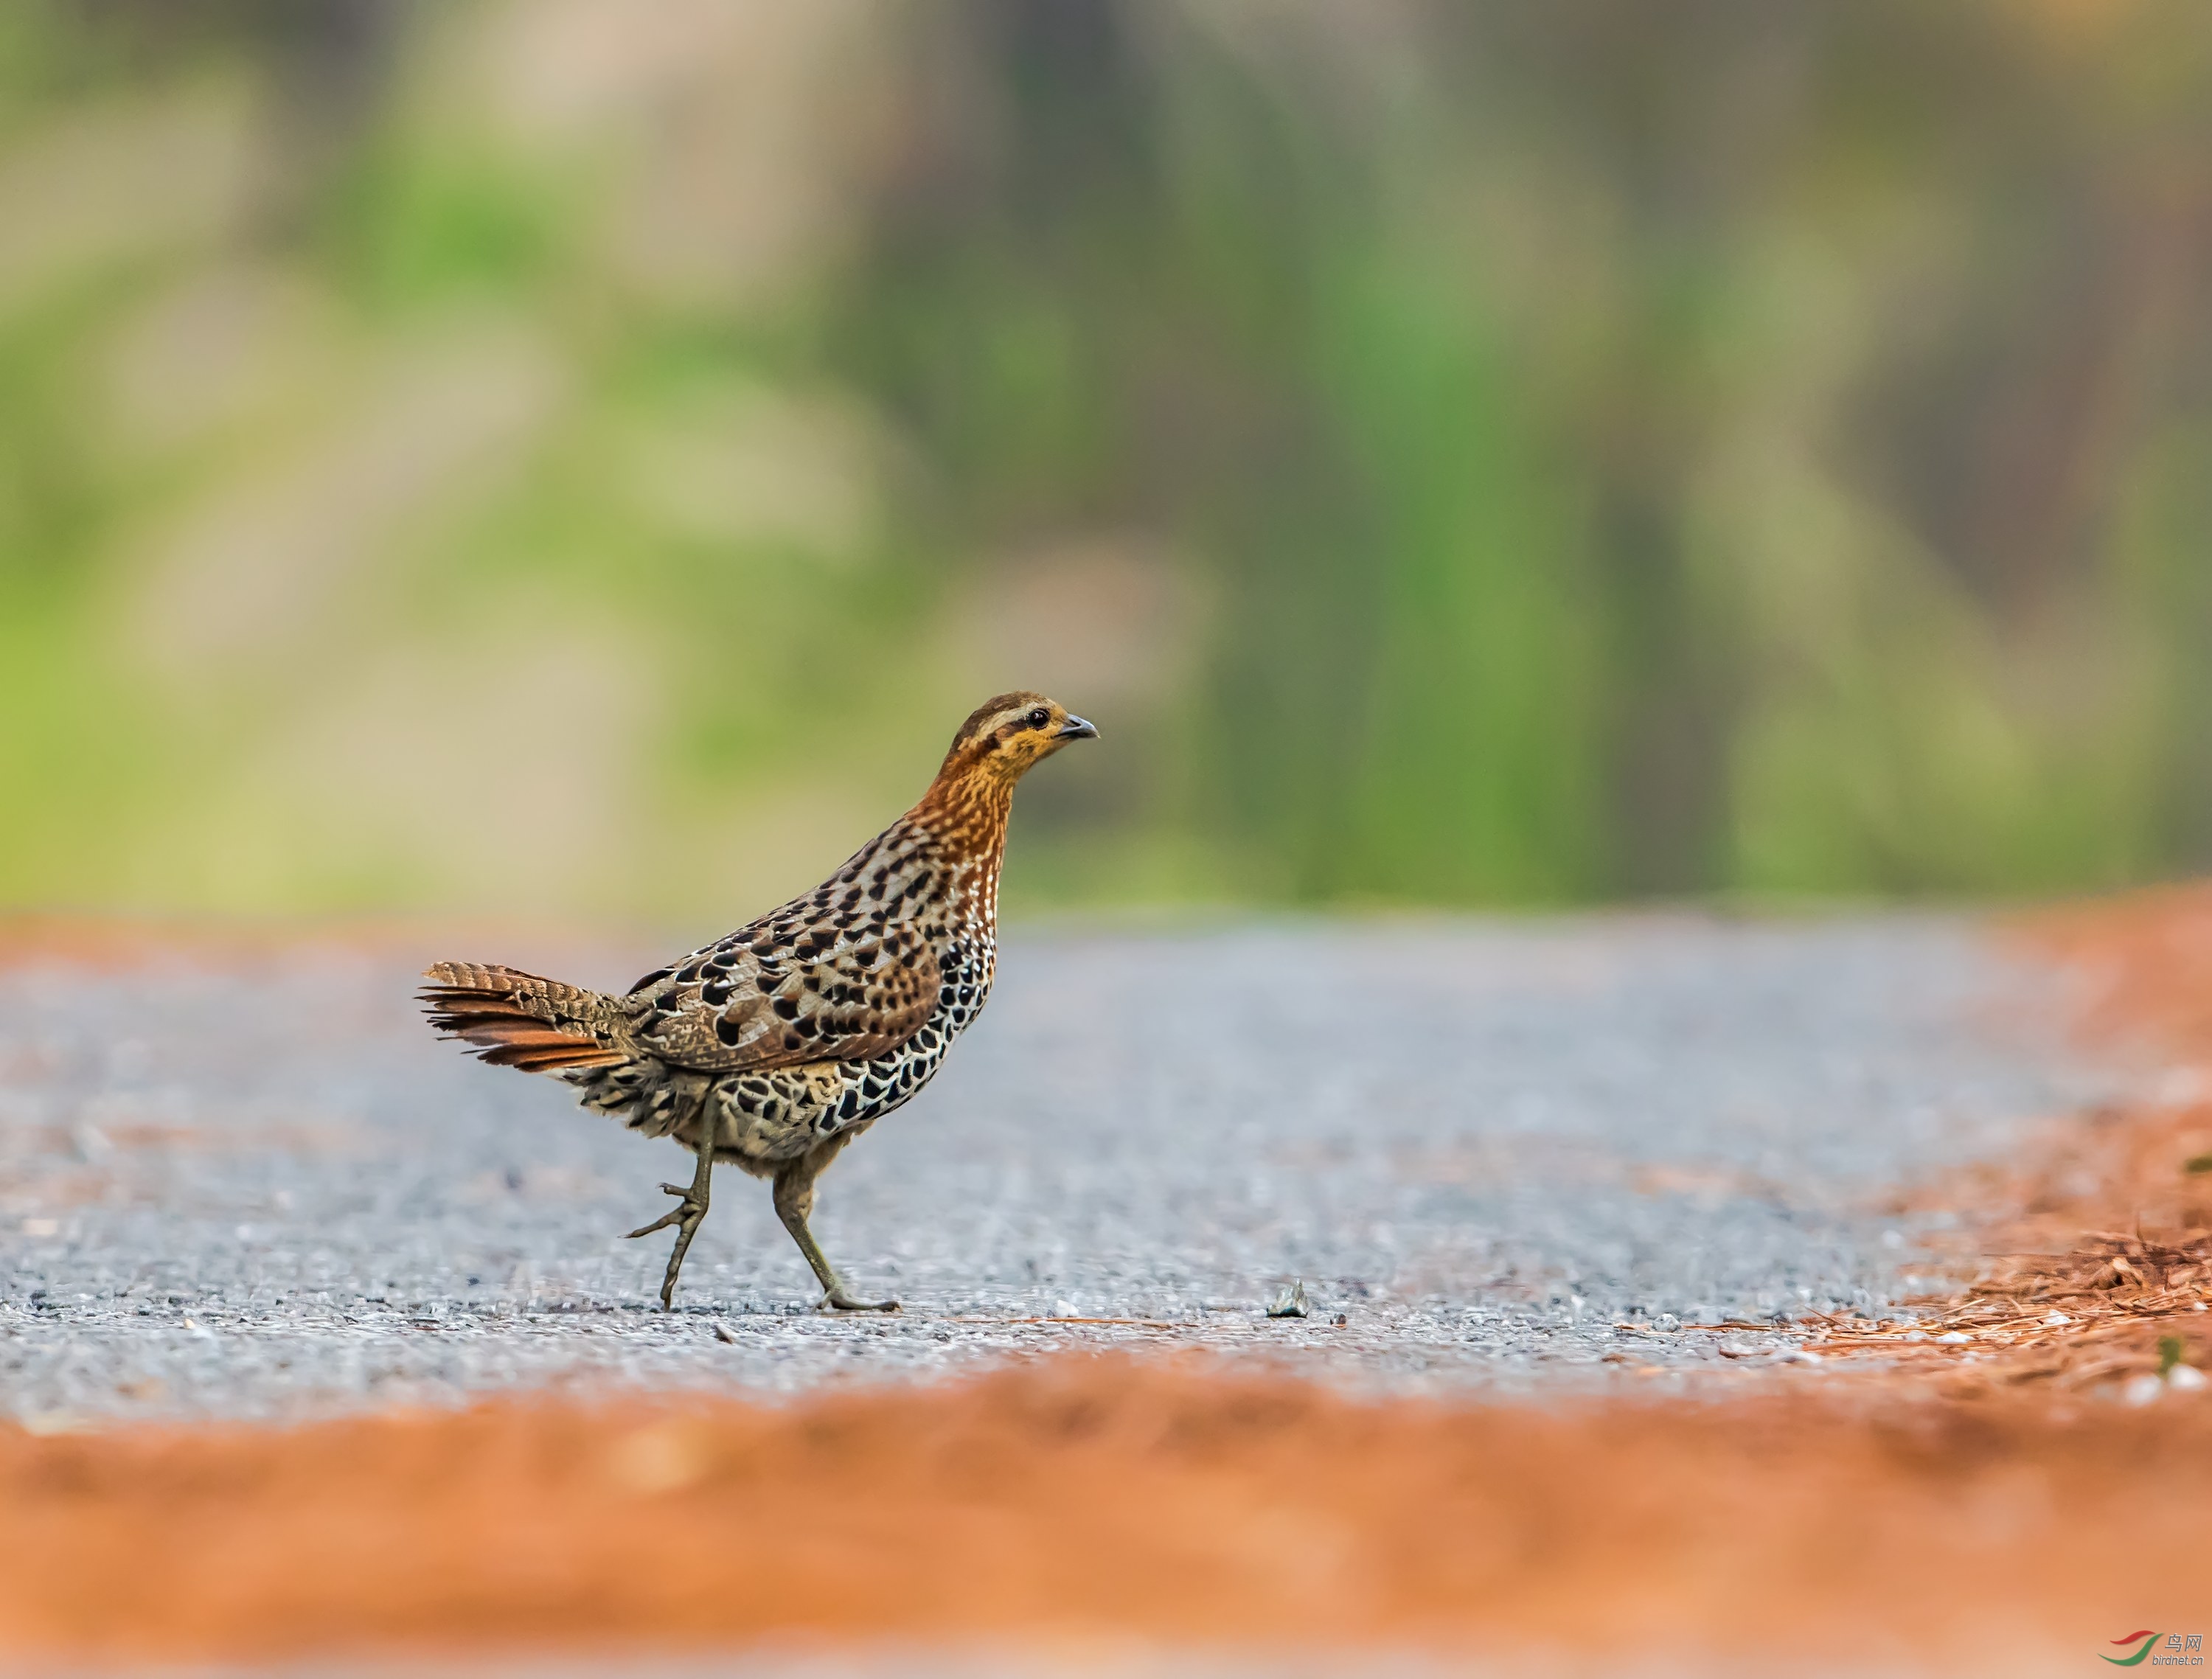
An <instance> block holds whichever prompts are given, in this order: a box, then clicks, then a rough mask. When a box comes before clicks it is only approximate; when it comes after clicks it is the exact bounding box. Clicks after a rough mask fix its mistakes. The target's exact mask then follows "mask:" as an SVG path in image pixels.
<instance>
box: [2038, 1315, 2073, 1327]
mask: <svg viewBox="0 0 2212 1679" xmlns="http://www.w3.org/2000/svg"><path fill="white" fill-rule="evenodd" d="M2043 1321H2044V1323H2046V1324H2047V1325H2049V1326H2050V1327H2051V1329H2061V1328H2063V1327H2064V1326H2065V1325H2066V1324H2069V1323H2072V1322H2073V1321H2074V1320H2073V1319H2072V1318H2070V1317H2068V1316H2067V1315H2066V1314H2065V1313H2064V1312H2063V1311H2054V1312H2052V1313H2051V1316H2050V1317H2046V1318H2045V1319H2044V1320H2043Z"/></svg>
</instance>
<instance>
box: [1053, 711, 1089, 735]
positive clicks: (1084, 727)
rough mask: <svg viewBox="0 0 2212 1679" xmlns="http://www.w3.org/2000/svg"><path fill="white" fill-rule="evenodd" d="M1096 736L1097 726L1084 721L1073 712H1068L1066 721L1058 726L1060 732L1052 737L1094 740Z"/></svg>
mask: <svg viewBox="0 0 2212 1679" xmlns="http://www.w3.org/2000/svg"><path fill="white" fill-rule="evenodd" d="M1097 738H1098V730H1097V726H1096V725H1094V724H1091V723H1086V722H1085V721H1083V719H1082V718H1080V717H1079V716H1077V715H1075V714H1074V713H1073V712H1070V713H1069V714H1068V718H1067V721H1066V722H1064V723H1062V724H1061V725H1060V733H1058V734H1056V735H1054V737H1053V739H1055V740H1096V739H1097Z"/></svg>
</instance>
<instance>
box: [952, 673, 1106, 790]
mask: <svg viewBox="0 0 2212 1679" xmlns="http://www.w3.org/2000/svg"><path fill="white" fill-rule="evenodd" d="M1097 738H1098V731H1097V729H1095V728H1093V727H1091V725H1090V724H1089V723H1087V722H1085V721H1084V720H1083V719H1082V718H1080V717H1079V716H1077V715H1075V714H1074V713H1073V712H1072V711H1070V710H1069V709H1067V708H1066V706H1064V705H1062V704H1060V703H1059V702H1058V701H1057V700H1048V699H1047V698H1046V697H1044V696H1043V695H1042V694H1031V693H1027V692H1022V693H1014V694H1000V695H999V696H998V697H996V698H994V699H988V700H986V701H984V702H983V703H982V704H981V705H979V706H977V707H976V708H975V712H974V713H973V714H972V715H970V716H969V719H968V721H966V722H964V723H963V724H962V725H961V726H960V733H957V734H956V735H954V736H953V737H952V750H951V751H949V752H947V753H945V767H944V768H943V769H942V770H939V771H938V774H937V779H938V780H939V782H953V781H960V782H983V783H986V784H988V785H996V786H1000V787H1004V788H1012V786H1013V784H1014V783H1015V782H1018V781H1019V780H1020V779H1021V778H1022V777H1023V776H1024V775H1026V774H1027V773H1028V772H1029V771H1030V770H1031V769H1032V768H1034V767H1035V766H1036V765H1037V764H1039V763H1043V762H1044V760H1045V759H1047V758H1048V757H1051V756H1052V755H1053V754H1054V752H1056V751H1059V750H1060V748H1061V747H1062V746H1065V745H1067V743H1068V742H1069V741H1071V740H1096V739H1097Z"/></svg>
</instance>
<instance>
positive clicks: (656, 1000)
mask: <svg viewBox="0 0 2212 1679" xmlns="http://www.w3.org/2000/svg"><path fill="white" fill-rule="evenodd" d="M1097 736H1098V731H1097V728H1096V727H1094V726H1093V725H1091V723H1089V722H1087V721H1085V720H1084V719H1083V718H1081V717H1078V716H1076V715H1074V714H1073V713H1072V712H1070V711H1069V710H1068V709H1066V707H1065V706H1063V705H1061V704H1060V703H1058V702H1056V701H1054V700H1050V699H1047V698H1046V697H1044V696H1043V695H1042V694H1037V693H1031V692H1029V691H1027V690H1023V691H1019V692H1015V693H1007V694H1000V695H996V696H994V697H992V698H990V699H988V700H986V701H985V702H984V703H982V704H981V705H980V706H978V707H977V708H976V709H975V711H974V712H973V713H972V714H971V715H969V718H968V721H966V722H964V723H963V724H962V725H961V727H960V730H959V732H958V733H957V734H956V735H954V737H953V739H952V745H951V749H950V750H949V751H947V752H946V753H945V761H944V763H943V765H942V766H941V767H940V768H939V770H938V772H937V776H936V778H935V779H934V780H933V781H932V782H930V784H929V788H928V790H927V792H925V793H924V794H922V795H921V799H920V800H918V801H917V802H916V803H915V806H914V807H913V808H912V809H911V810H909V811H908V812H906V814H905V815H903V816H902V817H900V818H898V820H896V822H894V823H892V824H890V827H888V828H886V829H884V830H883V832H881V833H880V834H878V835H877V836H875V838H873V839H872V840H870V841H869V842H868V843H866V845H864V846H862V847H861V848H860V849H859V850H858V851H855V852H854V854H853V855H852V856H851V857H849V858H848V859H847V860H846V861H845V863H844V865H843V867H840V868H839V869H838V870H837V871H836V873H834V874H832V875H830V876H829V879H826V880H824V881H823V883H822V884H821V885H818V886H817V887H816V888H815V889H814V890H813V891H811V892H807V893H805V894H804V895H802V896H800V897H794V898H793V899H792V900H791V901H790V902H789V903H786V904H783V905H782V906H781V907H780V908H778V909H771V910H769V912H768V913H767V914H766V915H764V916H760V917H759V918H758V919H757V920H755V921H751V922H747V923H746V924H745V925H744V926H743V927H741V928H738V930H737V931H736V932H734V933H732V934H728V935H727V936H726V937H725V938H721V939H718V940H715V941H714V943H713V944H710V945H706V946H702V947H701V948H699V949H697V950H695V951H693V952H690V954H689V955H687V956H684V957H683V958H679V959H678V960H677V961H675V962H672V963H671V964H668V965H667V966H666V967H662V968H656V969H654V970H653V971H652V972H651V973H649V974H647V975H646V976H644V977H643V978H642V979H641V980H639V981H638V982H637V983H635V985H633V986H631V987H630V988H629V990H628V991H626V992H624V993H623V994H622V995H619V996H616V995H610V994H608V993H605V992H601V991H593V990H588V989H585V988H584V987H582V986H577V985H569V984H566V983H563V982H562V981H559V980H554V979H544V978H541V977H539V976H538V975H535V974H529V973H525V972H523V971H521V970H519V969H515V968H507V967H501V966H498V965H495V964H481V963H472V962H439V963H435V964H432V965H431V966H430V967H429V968H428V969H427V970H424V972H423V975H422V978H423V980H424V982H425V983H424V985H423V987H422V990H421V991H420V993H419V994H418V1001H420V1002H421V1003H422V1006H423V1007H424V1009H425V1010H426V1011H427V1013H428V1016H429V1022H430V1025H432V1026H433V1027H434V1028H435V1029H436V1030H437V1031H440V1032H441V1033H442V1034H443V1035H445V1036H446V1037H449V1038H457V1039H459V1040H460V1041H461V1042H462V1043H465V1044H466V1045H468V1046H470V1048H471V1051H472V1053H474V1054H475V1055H477V1056H478V1057H479V1058H480V1059H482V1060H483V1061H486V1062H490V1063H491V1064H492V1065H494V1066H496V1067H513V1068H521V1069H522V1070H524V1071H526V1072H530V1073H545V1074H551V1075H553V1076H554V1077H556V1078H558V1079H561V1080H565V1081H566V1082H567V1083H568V1084H569V1085H571V1086H574V1088H575V1090H576V1091H577V1092H578V1093H579V1097H580V1101H581V1102H582V1104H583V1105H584V1106H585V1107H586V1109H589V1110H592V1111H594V1112H598V1113H602V1114H607V1115H611V1116H616V1117H618V1118H621V1119H623V1120H624V1121H625V1122H627V1123H628V1124H629V1128H631V1129H632V1130H635V1131H638V1132H641V1133H643V1134H644V1135H647V1136H649V1137H673V1138H674V1139H675V1140H676V1141H677V1142H678V1144H679V1145H681V1146H682V1147H684V1149H685V1150H687V1151H688V1152H690V1153H692V1154H695V1155H696V1156H697V1164H696V1169H695V1171H694V1172H693V1175H692V1178H691V1182H690V1183H689V1184H688V1185H685V1184H678V1183H664V1184H662V1185H661V1186H660V1187H661V1189H662V1190H663V1191H664V1192H665V1193H666V1194H668V1195H674V1196H677V1197H678V1201H677V1203H676V1205H675V1206H673V1207H671V1208H669V1209H668V1211H667V1212H665V1214H662V1215H661V1216H660V1217H659V1218H658V1219H655V1220H653V1222H652V1223H650V1224H647V1225H645V1226H641V1227H640V1228H639V1229H636V1230H633V1231H631V1232H629V1235H630V1237H631V1238H638V1237H643V1236H650V1235H652V1234H653V1232H656V1231H660V1230H665V1229H668V1228H669V1227H670V1226H674V1228H675V1230H676V1239H675V1246H674V1248H673V1250H671V1253H670V1254H669V1256H668V1269H667V1272H666V1274H665V1276H664V1277H663V1278H662V1280H661V1285H660V1305H661V1309H662V1310H663V1311H673V1310H674V1302H675V1295H676V1281H677V1278H678V1274H680V1273H681V1272H682V1270H683V1268H684V1255H685V1254H686V1253H687V1252H688V1251H690V1246H691V1239H692V1238H693V1237H695V1236H696V1235H697V1234H698V1231H699V1226H700V1224H701V1222H702V1220H704V1219H705V1218H706V1216H707V1208H708V1189H709V1185H710V1183H711V1180H712V1178H713V1175H714V1165H715V1163H716V1162H717V1161H721V1162H726V1163H728V1164H731V1165H735V1166H737V1167H738V1170H739V1171H744V1172H746V1173H749V1174H750V1175H751V1176H752V1177H763V1178H766V1179H768V1180H769V1185H770V1192H771V1199H772V1200H773V1202H774V1204H775V1213H776V1217H777V1219H778V1220H780V1221H781V1223H782V1225H783V1227H784V1229H785V1230H787V1232H790V1235H791V1238H792V1240H793V1241H794V1242H796V1243H797V1244H799V1252H800V1253H801V1254H803V1255H805V1259H806V1262H807V1265H808V1266H809V1267H810V1268H811V1269H812V1271H813V1273H814V1275H815V1278H816V1280H817V1281H818V1282H820V1284H821V1285H822V1288H823V1299H822V1302H821V1304H822V1305H823V1306H824V1307H827V1308H829V1309H831V1310H835V1311H897V1310H898V1309H899V1303H898V1301H896V1299H886V1300H864V1299H858V1298H856V1297H855V1296H854V1294H853V1293H851V1291H850V1290H848V1288H847V1287H846V1286H845V1283H844V1281H843V1280H842V1278H841V1277H840V1276H839V1275H838V1274H837V1271H836V1268H834V1267H833V1266H832V1265H831V1264H830V1263H829V1258H828V1256H826V1255H824V1254H823V1251H822V1246H821V1244H820V1243H818V1242H817V1241H816V1240H815V1239H814V1233H813V1232H812V1230H811V1228H809V1226H808V1220H809V1218H810V1216H811V1214H812V1212H813V1210H814V1189H815V1182H816V1180H817V1178H819V1177H821V1175H822V1173H823V1171H824V1170H826V1169H827V1168H828V1166H829V1163H830V1162H831V1161H833V1160H835V1159H836V1158H837V1156H838V1155H839V1154H841V1153H843V1152H844V1150H845V1148H846V1147H848V1145H849V1144H850V1143H851V1142H852V1141H853V1140H854V1138H855V1137H857V1136H859V1135H860V1134H861V1133H862V1132H864V1131H866V1129H868V1128H869V1127H871V1126H872V1125H873V1124H874V1123H875V1122H877V1121H878V1120H879V1119H881V1118H882V1117H883V1116H884V1115H885V1114H888V1113H890V1111H891V1110H893V1109H895V1108H898V1107H901V1106H902V1105H904V1104H906V1103H907V1102H908V1101H911V1100H912V1099H913V1098H914V1097H915V1094H916V1093H917V1092H920V1091H921V1088H922V1086H925V1085H927V1083H928V1082H929V1080H931V1078H932V1077H933V1076H934V1075H935V1074H936V1072H937V1069H938V1068H939V1067H941V1066H942V1065H943V1064H944V1062H945V1052H946V1051H947V1050H949V1049H951V1047H952V1042H953V1040H954V1039H955V1038H957V1037H959V1036H960V1034H961V1033H962V1032H963V1031H966V1030H967V1029H968V1027H969V1025H971V1024H973V1023H974V1021H975V1017H976V1015H977V1014H979V1013H981V1011H982V1007H983V1004H984V1001H985V1000H986V999H987V998H988V997H989V996H990V995H991V983H992V980H993V978H994V976H995V974H996V972H997V967H998V920H999V873H1000V865H1001V863H1002V862H1003V861H1004V859H1005V856H1006V818H1007V814H1008V812H1009V811H1010V810H1011V808H1012V801H1013V794H1014V785H1015V783H1016V782H1018V781H1020V780H1021V778H1022V777H1023V776H1024V775H1026V774H1027V773H1028V772H1029V771H1030V770H1033V769H1035V768H1036V766H1037V765H1038V764H1039V763H1042V762H1043V761H1044V760H1045V759H1046V758H1048V757H1051V756H1052V755H1053V754H1054V753H1055V752H1057V751H1060V750H1061V749H1062V748H1063V747H1065V746H1066V745H1069V744H1070V743H1072V742H1073V741H1077V740H1094V739H1097Z"/></svg>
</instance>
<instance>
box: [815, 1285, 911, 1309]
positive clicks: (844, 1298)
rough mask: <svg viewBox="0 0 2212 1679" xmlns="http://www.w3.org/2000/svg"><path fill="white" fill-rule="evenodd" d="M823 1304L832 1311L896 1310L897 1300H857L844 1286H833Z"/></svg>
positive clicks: (825, 1296) (824, 1296) (823, 1299)
mask: <svg viewBox="0 0 2212 1679" xmlns="http://www.w3.org/2000/svg"><path fill="white" fill-rule="evenodd" d="M822 1304H823V1306H825V1307H826V1308H828V1309H829V1311H898V1310H899V1309H900V1307H899V1303H898V1302H897V1301H896V1300H856V1299H854V1298H853V1297H852V1296H851V1295H850V1294H848V1293H846V1292H845V1291H844V1290H843V1289H842V1288H833V1289H831V1290H830V1291H829V1293H827V1294H824V1295H823V1297H822Z"/></svg>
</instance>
